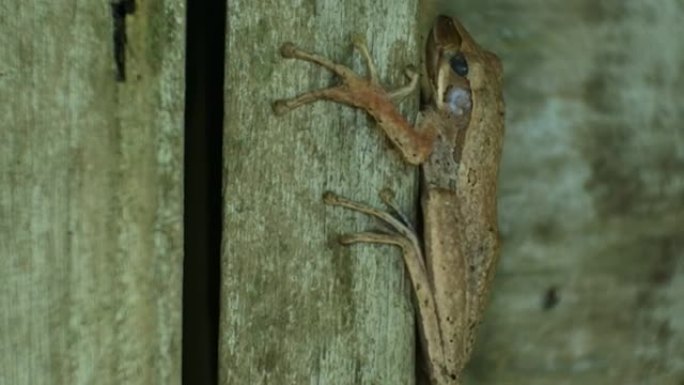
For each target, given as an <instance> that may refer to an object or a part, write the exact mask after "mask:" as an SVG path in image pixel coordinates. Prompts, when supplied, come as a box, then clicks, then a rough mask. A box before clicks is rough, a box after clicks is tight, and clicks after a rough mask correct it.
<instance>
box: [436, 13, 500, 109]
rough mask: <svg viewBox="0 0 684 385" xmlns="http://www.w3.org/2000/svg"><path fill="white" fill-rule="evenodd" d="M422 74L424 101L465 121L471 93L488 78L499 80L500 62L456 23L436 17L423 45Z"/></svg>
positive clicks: (451, 19) (442, 17) (444, 17)
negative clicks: (425, 82)
mask: <svg viewBox="0 0 684 385" xmlns="http://www.w3.org/2000/svg"><path fill="white" fill-rule="evenodd" d="M425 73H426V75H427V79H426V81H427V84H426V90H425V92H426V93H427V95H424V96H425V97H426V99H427V102H429V103H432V104H433V105H434V107H435V108H436V109H437V110H438V111H443V112H448V113H449V114H451V115H452V116H454V117H457V118H465V119H467V118H468V116H469V115H470V111H471V109H472V106H473V93H474V92H475V93H477V92H478V90H480V89H482V88H483V87H486V84H487V83H488V82H489V80H488V79H490V78H491V77H492V76H494V77H497V78H499V79H500V77H501V63H500V61H499V59H498V58H497V57H496V56H495V55H494V54H492V53H490V52H487V51H484V50H483V49H482V48H481V47H480V46H479V45H478V44H477V43H476V42H475V41H474V40H473V38H472V37H471V36H470V34H469V33H468V32H467V31H466V30H465V28H464V27H463V25H462V24H461V23H460V22H458V20H456V19H454V18H451V17H447V16H439V17H437V20H436V21H435V23H434V25H433V27H432V30H431V31H430V34H429V36H428V41H427V44H426V49H425Z"/></svg>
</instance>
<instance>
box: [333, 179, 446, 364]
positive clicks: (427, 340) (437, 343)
mask: <svg viewBox="0 0 684 385" xmlns="http://www.w3.org/2000/svg"><path fill="white" fill-rule="evenodd" d="M383 195H384V196H383ZM381 198H382V200H383V201H384V202H385V204H387V205H388V206H390V207H391V208H392V209H393V210H394V211H397V212H398V210H397V209H396V206H394V204H393V203H392V201H391V198H390V197H389V195H388V193H386V192H385V191H383V192H382V193H381ZM323 200H324V202H325V203H326V204H329V205H332V206H340V207H344V208H347V209H350V210H354V211H358V212H361V213H364V214H366V215H370V216H372V217H374V218H377V219H379V220H381V221H382V222H384V223H385V224H387V225H389V226H390V227H391V228H392V230H394V233H389V234H385V233H377V232H369V231H364V232H359V233H354V234H346V235H343V236H342V237H341V238H340V243H342V244H344V245H351V244H355V243H376V244H385V245H395V246H399V247H400V248H401V250H402V255H403V259H404V265H405V266H406V270H407V271H408V273H409V277H410V279H411V284H412V287H413V292H414V295H415V303H416V306H417V311H418V313H419V315H420V318H421V323H420V331H421V340H422V341H423V349H424V353H425V354H426V356H427V358H428V360H427V362H429V363H430V366H432V365H438V366H440V365H441V363H442V362H443V358H444V352H443V351H442V349H443V344H442V336H441V331H440V328H439V322H438V317H437V308H436V306H435V300H434V294H433V289H432V285H431V284H430V281H429V279H428V275H427V271H426V269H425V261H424V258H423V253H422V249H421V247H420V243H419V241H418V237H417V235H416V232H415V231H414V230H413V229H412V228H411V227H410V226H409V225H408V224H407V223H404V222H402V221H401V220H399V219H397V218H395V217H394V216H392V215H391V214H389V213H387V212H385V211H382V210H378V209H375V208H373V207H370V206H367V205H365V204H362V203H358V202H354V201H352V200H349V199H346V198H343V197H340V196H338V195H336V194H334V193H331V192H326V193H325V194H324V195H323ZM434 369H435V368H433V367H431V368H429V370H430V371H431V372H432V371H433V370H434Z"/></svg>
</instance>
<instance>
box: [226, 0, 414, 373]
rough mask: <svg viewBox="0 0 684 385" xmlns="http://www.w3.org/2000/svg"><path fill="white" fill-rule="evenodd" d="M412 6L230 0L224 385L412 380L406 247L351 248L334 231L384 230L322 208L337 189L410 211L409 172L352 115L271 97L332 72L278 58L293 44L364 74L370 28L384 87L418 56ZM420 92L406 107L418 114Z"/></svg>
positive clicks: (324, 80)
mask: <svg viewBox="0 0 684 385" xmlns="http://www.w3.org/2000/svg"><path fill="white" fill-rule="evenodd" d="M415 9H416V4H415V3H414V2H411V1H409V2H403V3H397V2H391V1H384V0H383V1H376V2H366V1H356V0H354V1H344V2H339V1H319V2H315V3H306V4H299V5H298V6H293V5H292V3H291V2H286V1H277V2H254V1H243V0H239V1H233V2H230V4H229V7H228V26H229V30H228V31H227V40H228V44H227V51H226V58H227V62H226V118H225V150H224V155H225V171H224V175H225V202H226V206H225V221H224V225H225V226H224V231H225V233H224V237H225V238H224V249H223V252H222V254H223V262H222V266H223V284H222V302H221V311H222V318H221V333H220V334H221V337H220V358H219V365H220V383H221V384H226V385H228V384H239V383H242V384H255V385H256V384H305V383H306V384H308V383H321V384H339V385H342V384H344V385H348V384H352V383H358V384H372V383H377V384H412V383H413V372H414V350H413V349H414V348H413V344H414V337H413V336H414V329H413V321H412V320H413V315H412V307H411V303H410V296H409V295H410V291H409V285H408V281H407V277H406V276H405V274H404V272H403V271H404V270H403V266H402V262H401V259H400V255H399V253H398V250H396V249H394V248H391V247H381V246H378V247H372V246H371V247H369V246H359V247H352V248H344V247H341V246H340V245H338V244H337V243H336V241H335V238H336V236H337V235H339V234H340V233H344V232H351V231H358V230H364V229H368V228H372V227H374V226H377V223H373V222H371V221H369V220H368V219H367V218H363V217H361V216H359V215H357V214H354V213H351V212H345V211H344V210H341V209H339V208H330V207H326V206H325V205H324V204H323V202H322V200H321V196H322V193H323V191H325V190H332V191H336V192H338V193H340V194H342V195H346V196H349V197H353V198H354V199H359V200H363V201H367V202H371V203H373V204H376V205H378V206H379V205H380V203H379V199H378V196H377V193H378V192H379V190H380V189H381V188H382V187H392V188H394V189H395V190H396V191H397V197H398V201H399V203H400V204H401V206H402V207H403V208H405V209H406V210H407V211H409V212H410V210H409V207H412V198H411V197H412V196H413V195H414V194H415V184H414V180H415V174H414V169H412V168H410V167H406V166H404V165H403V164H402V162H401V159H400V158H399V156H398V155H397V154H396V153H394V152H393V150H391V149H390V144H389V142H388V141H386V140H384V139H383V138H382V135H381V133H380V132H378V130H377V129H376V128H375V127H374V126H373V124H372V123H371V122H370V120H369V119H368V118H367V117H366V116H365V115H364V114H363V113H360V112H358V111H354V110H352V109H350V108H349V107H342V106H339V105H334V104H331V103H317V104H315V105H311V106H307V107H305V108H302V109H300V110H297V111H294V112H291V113H289V114H288V115H285V116H283V117H276V116H274V115H273V114H272V112H271V106H270V104H271V103H272V102H273V101H274V100H275V99H277V98H284V97H289V96H294V95H296V94H297V93H300V92H304V91H307V90H310V89H312V88H317V87H325V86H328V85H330V84H331V83H332V82H334V79H333V77H332V76H331V74H330V73H328V72H326V71H325V70H323V69H321V68H319V67H315V66H312V65H311V64H308V63H304V62H297V61H292V60H284V59H282V58H281V57H280V55H279V47H280V45H281V44H282V43H283V42H285V41H292V42H295V43H296V44H298V45H300V46H301V47H303V48H306V49H308V50H313V51H316V52H319V53H321V54H324V55H326V56H328V57H330V58H332V59H334V60H337V61H339V62H342V63H345V64H352V63H353V65H354V68H356V69H359V70H363V66H362V65H361V61H360V60H359V56H358V54H353V53H352V49H351V44H350V37H351V35H352V34H353V33H361V34H364V35H365V36H366V37H367V39H368V43H369V46H370V49H371V51H372V55H373V57H374V58H375V59H376V61H377V66H378V70H379V72H380V76H381V78H382V79H383V81H384V83H385V84H391V85H400V84H404V82H405V79H404V76H403V69H404V67H405V66H406V65H409V64H413V65H416V64H417V59H418V51H417V45H416V37H415V24H416V22H415V19H416V17H415ZM416 101H417V95H416V98H413V100H412V101H410V102H407V104H406V105H405V107H406V111H412V112H413V113H415V108H416Z"/></svg>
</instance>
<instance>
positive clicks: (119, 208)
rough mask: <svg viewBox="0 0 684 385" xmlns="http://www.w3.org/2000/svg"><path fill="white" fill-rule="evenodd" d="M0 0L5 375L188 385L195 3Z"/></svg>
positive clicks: (8, 379) (39, 380)
mask: <svg viewBox="0 0 684 385" xmlns="http://www.w3.org/2000/svg"><path fill="white" fill-rule="evenodd" d="M136 3H137V9H136V10H135V12H134V13H133V14H132V15H129V16H127V17H126V27H127V38H128V45H127V49H126V55H127V80H126V82H116V81H115V65H114V56H113V47H112V45H113V38H112V30H113V25H114V23H113V20H112V11H111V7H110V4H109V2H107V1H99V2H78V1H73V0H70V1H38V0H35V1H9V2H7V1H5V2H2V3H0V116H2V123H0V309H2V311H0V352H2V354H0V383H1V384H12V385H22V384H26V385H40V384H179V383H180V368H181V362H180V356H181V355H180V347H181V346H180V344H181V335H180V332H181V316H180V315H181V278H182V274H181V267H182V263H181V262H182V164H183V139H182V134H183V100H184V98H183V89H184V85H183V79H184V67H183V60H184V49H185V46H184V30H185V25H184V24H185V21H184V14H185V11H184V9H183V2H181V1H177V0H173V1H160V0H153V1H144V2H143V1H136Z"/></svg>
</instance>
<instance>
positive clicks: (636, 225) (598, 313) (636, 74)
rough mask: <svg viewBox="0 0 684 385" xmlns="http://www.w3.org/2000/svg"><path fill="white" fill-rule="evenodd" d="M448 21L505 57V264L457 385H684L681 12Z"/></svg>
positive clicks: (549, 11) (500, 6) (603, 9)
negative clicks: (463, 379) (463, 27)
mask: <svg viewBox="0 0 684 385" xmlns="http://www.w3.org/2000/svg"><path fill="white" fill-rule="evenodd" d="M450 12H451V13H453V14H456V15H458V16H459V17H460V18H461V19H462V20H463V22H464V23H465V24H466V26H467V27H468V28H469V29H470V31H471V32H472V33H473V34H474V35H475V36H476V37H477V39H478V40H479V41H481V42H482V44H485V45H486V46H487V47H490V48H491V49H492V50H494V51H495V52H497V53H498V54H499V55H500V56H501V57H502V59H503V63H504V69H505V77H504V79H505V84H506V93H505V97H506V105H507V109H506V111H507V131H506V139H505V144H504V157H503V162H502V173H501V183H500V201H499V208H500V209H499V212H500V218H501V221H500V222H501V228H502V234H503V240H504V251H503V254H502V257H501V261H502V264H501V266H500V269H499V273H498V278H497V281H496V285H495V287H494V289H493V294H494V297H493V302H492V303H491V306H490V308H489V312H488V314H486V316H485V324H484V327H483V328H482V329H481V333H480V337H479V344H478V346H477V349H476V353H475V356H474V359H473V361H472V363H471V365H470V368H469V369H470V371H469V373H470V376H469V378H468V380H469V381H467V382H466V383H467V384H525V385H537V384H538V385H542V384H544V385H546V384H566V385H575V384H577V385H579V384H606V385H613V384H620V385H622V384H664V385H679V384H681V383H682V381H683V380H684V371H683V370H682V362H683V361H682V360H683V357H684V308H683V307H682V306H681V303H682V301H681V298H680V296H681V295H680V293H682V292H683V291H684V265H682V261H684V251H683V250H684V236H683V234H684V233H683V230H682V229H684V198H683V197H684V152H683V151H682V149H683V148H684V135H683V134H682V133H683V132H684V131H683V130H682V122H683V121H684V104H683V103H682V100H684V77H683V76H682V66H681V63H682V61H683V60H684V51H682V49H681V43H680V42H679V40H680V39H681V38H680V36H683V35H684V26H683V25H682V23H681V20H682V18H683V17H684V9H683V8H682V7H681V2H678V1H672V0H669V1H661V2H658V3H657V4H656V3H648V2H643V1H637V0H630V1H607V2H606V1H602V2H596V1H590V0H583V1H579V2H578V1H573V2H568V1H560V0H556V1H546V2H541V3H540V2H532V1H527V2H525V1H523V2H521V1H514V0H500V1H496V2H486V3H485V2H478V1H462V2H458V3H457V4H456V5H454V7H453V8H452V9H451V10H450ZM554 297H555V298H554Z"/></svg>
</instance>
